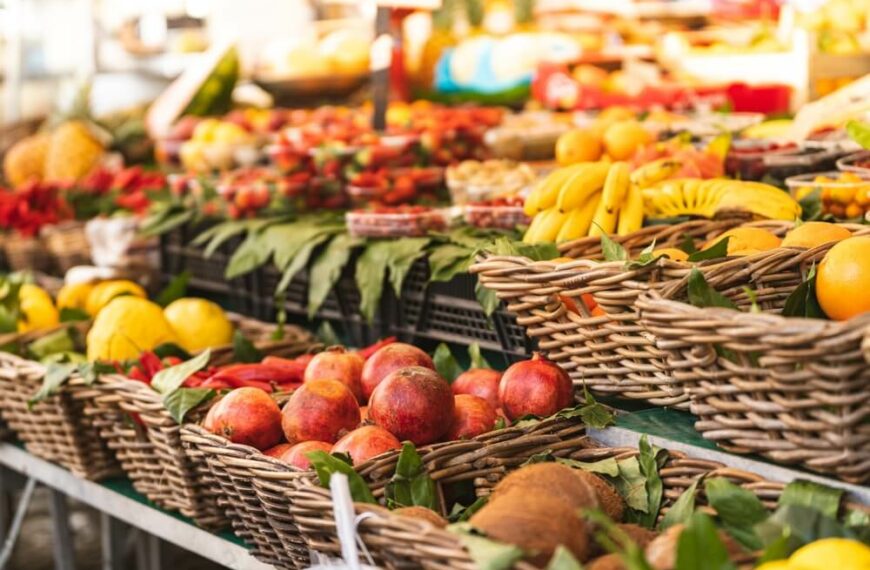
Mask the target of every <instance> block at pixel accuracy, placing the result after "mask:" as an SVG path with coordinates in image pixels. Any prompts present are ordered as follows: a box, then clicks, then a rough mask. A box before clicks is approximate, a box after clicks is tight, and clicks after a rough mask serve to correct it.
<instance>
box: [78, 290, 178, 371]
mask: <svg viewBox="0 0 870 570" xmlns="http://www.w3.org/2000/svg"><path fill="white" fill-rule="evenodd" d="M87 341H88V360H92V361H93V360H127V359H131V358H136V357H137V356H139V354H140V353H141V352H142V351H144V350H152V349H153V348H155V347H157V346H160V345H161V344H165V343H167V342H176V343H177V342H178V339H177V337H176V336H175V333H174V332H173V331H172V327H170V326H169V323H168V322H167V321H166V318H165V317H164V316H163V309H161V308H160V306H159V305H156V304H154V303H152V302H151V301H149V300H147V299H142V298H140V297H134V296H131V295H127V296H124V297H117V298H115V299H113V300H112V301H111V302H110V303H109V304H108V305H106V306H105V307H104V308H103V310H102V311H100V312H99V314H98V315H97V318H96V319H94V325H93V326H92V327H91V330H90V331H89V332H88V339H87Z"/></svg>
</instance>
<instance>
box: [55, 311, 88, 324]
mask: <svg viewBox="0 0 870 570" xmlns="http://www.w3.org/2000/svg"><path fill="white" fill-rule="evenodd" d="M90 318H91V316H90V315H89V314H87V312H85V311H83V310H81V309H76V308H73V307H64V308H62V309H61V310H60V322H62V323H77V322H81V321H87V320H90Z"/></svg>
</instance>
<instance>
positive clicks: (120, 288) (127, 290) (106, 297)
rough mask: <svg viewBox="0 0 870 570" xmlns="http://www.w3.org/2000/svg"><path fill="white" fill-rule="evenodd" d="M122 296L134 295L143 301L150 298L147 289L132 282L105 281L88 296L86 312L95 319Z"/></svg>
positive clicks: (122, 280)
mask: <svg viewBox="0 0 870 570" xmlns="http://www.w3.org/2000/svg"><path fill="white" fill-rule="evenodd" d="M122 295H133V296H134V297H141V298H143V299H144V298H146V297H147V296H148V295H147V294H146V293H145V289H143V288H142V287H141V286H140V285H139V284H137V283H133V282H132V281H127V280H124V279H119V280H116V281H103V282H102V283H98V284H97V285H96V286H94V288H93V289H92V290H91V292H90V293H89V294H88V300H87V301H86V302H85V310H86V311H87V313H88V314H89V315H90V316H92V317H95V316H97V313H99V312H100V310H102V308H103V307H105V306H106V305H107V304H108V303H109V301H111V300H112V299H114V298H115V297H120V296H122Z"/></svg>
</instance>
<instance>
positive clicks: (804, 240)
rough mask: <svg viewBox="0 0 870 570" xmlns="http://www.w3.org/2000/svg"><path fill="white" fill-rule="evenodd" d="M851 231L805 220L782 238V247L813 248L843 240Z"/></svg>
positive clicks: (826, 223)
mask: <svg viewBox="0 0 870 570" xmlns="http://www.w3.org/2000/svg"><path fill="white" fill-rule="evenodd" d="M851 235H852V233H851V232H850V231H849V230H847V229H846V228H844V227H842V226H838V225H836V224H830V223H828V222H807V223H805V224H802V225H800V226H798V227H796V228H795V229H793V230H791V231H790V232H788V233H787V234H785V237H784V238H783V240H782V244H781V245H782V247H806V248H813V247H817V246H820V245H822V244H823V243H830V242H832V241H840V240H844V239H846V238H847V237H849V236H851Z"/></svg>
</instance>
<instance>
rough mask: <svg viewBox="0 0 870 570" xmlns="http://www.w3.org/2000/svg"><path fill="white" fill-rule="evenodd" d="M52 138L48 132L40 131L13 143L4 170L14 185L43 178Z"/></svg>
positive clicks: (4, 162)
mask: <svg viewBox="0 0 870 570" xmlns="http://www.w3.org/2000/svg"><path fill="white" fill-rule="evenodd" d="M50 140H51V137H49V136H48V135H47V134H45V133H40V134H35V135H32V136H29V137H25V138H23V139H21V140H20V141H18V142H16V143H15V144H14V145H12V148H10V149H9V151H8V152H7V153H6V157H5V158H4V159H3V172H4V173H5V174H6V180H8V181H9V183H10V184H11V185H12V186H16V187H17V186H21V185H23V184H24V183H25V182H27V181H28V180H42V174H43V171H44V169H45V155H46V153H47V152H48V144H49V141H50Z"/></svg>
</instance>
